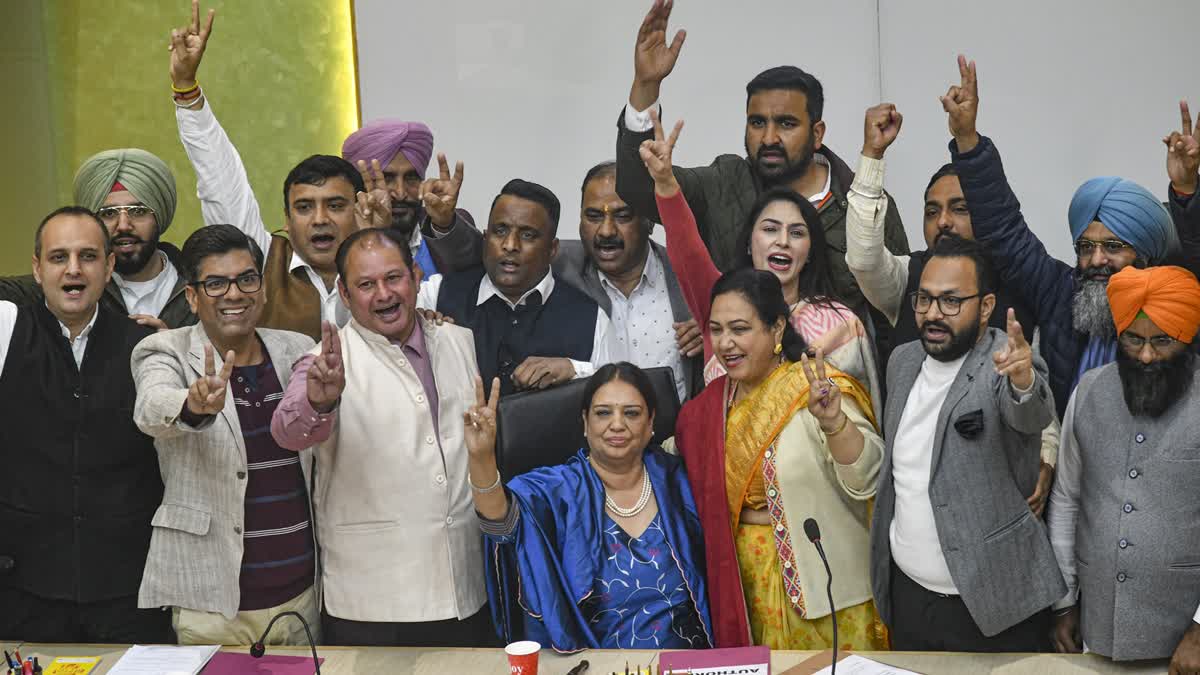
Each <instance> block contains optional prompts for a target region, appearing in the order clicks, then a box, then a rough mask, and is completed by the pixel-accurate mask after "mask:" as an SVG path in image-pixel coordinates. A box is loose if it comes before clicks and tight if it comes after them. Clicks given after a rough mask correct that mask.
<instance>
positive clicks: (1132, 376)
mask: <svg viewBox="0 0 1200 675" xmlns="http://www.w3.org/2000/svg"><path fill="white" fill-rule="evenodd" d="M1106 292H1107V295H1108V299H1109V306H1110V308H1111V309H1112V315H1113V320H1114V324H1115V328H1116V331H1117V343H1118V346H1117V360H1116V362H1115V363H1110V364H1108V365H1105V366H1101V367H1099V368H1095V369H1093V370H1090V371H1088V372H1087V373H1085V374H1084V376H1083V377H1082V378H1080V380H1079V385H1078V386H1077V387H1076V388H1075V391H1074V393H1072V394H1071V399H1070V401H1069V402H1068V403H1067V411H1066V416H1065V417H1064V419H1063V443H1062V451H1061V452H1060V453H1059V467H1060V468H1059V475H1058V480H1057V481H1056V482H1055V484H1054V489H1053V491H1052V492H1051V494H1050V511H1049V516H1048V518H1049V527H1050V541H1051V542H1052V543H1053V544H1054V552H1055V554H1057V556H1058V563H1059V567H1060V568H1061V569H1062V573H1063V576H1064V577H1065V578H1066V581H1067V588H1068V589H1069V592H1068V593H1067V595H1066V596H1065V597H1064V598H1063V599H1062V600H1060V601H1059V602H1058V603H1056V604H1055V610H1056V611H1055V614H1056V616H1055V630H1054V643H1055V648H1056V649H1057V650H1058V651H1060V652H1078V651H1080V649H1081V648H1085V649H1087V650H1088V651H1092V652H1096V653H1098V654H1101V655H1103V656H1107V657H1109V658H1112V659H1115V660H1118V661H1126V660H1134V659H1164V658H1170V659H1171V667H1170V672H1171V673H1196V672H1200V500H1198V499H1197V498H1196V493H1197V490H1200V449H1197V443H1196V439H1197V438H1198V437H1200V418H1198V417H1200V416H1198V415H1197V411H1198V410H1200V379H1198V378H1197V377H1196V370H1197V358H1196V355H1195V350H1194V345H1195V335H1196V331H1197V328H1198V327H1200V283H1197V281H1196V278H1195V277H1194V276H1193V275H1192V274H1191V273H1190V272H1188V271H1186V270H1184V269H1182V268H1180V267H1171V266H1166V267H1149V268H1147V269H1144V270H1140V269H1136V268H1134V267H1126V268H1124V269H1122V270H1120V271H1119V272H1117V273H1116V274H1114V275H1112V277H1110V278H1109V280H1108V286H1107V288H1106ZM1081 637H1082V639H1080V638H1081Z"/></svg>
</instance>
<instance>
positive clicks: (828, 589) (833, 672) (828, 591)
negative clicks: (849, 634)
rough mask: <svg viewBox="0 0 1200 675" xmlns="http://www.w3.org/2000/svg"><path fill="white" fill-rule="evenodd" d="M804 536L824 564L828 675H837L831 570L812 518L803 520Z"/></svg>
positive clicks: (834, 608)
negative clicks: (829, 645)
mask: <svg viewBox="0 0 1200 675" xmlns="http://www.w3.org/2000/svg"><path fill="white" fill-rule="evenodd" d="M804 534H806V535H808V540H809V541H811V542H812V543H813V546H816V547H817V553H818V554H819V555H820V556H821V562H823V563H825V578H826V579H827V580H828V581H826V583H825V595H826V596H827V597H828V598H829V616H830V619H831V623H832V624H833V661H832V662H831V663H830V665H829V675H837V661H838V658H837V657H838V625H837V607H835V606H834V604H833V570H832V569H830V568H829V558H826V557H825V547H823V546H821V529H820V528H819V527H818V526H817V521H815V520H813V519H812V518H809V519H807V520H805V521H804Z"/></svg>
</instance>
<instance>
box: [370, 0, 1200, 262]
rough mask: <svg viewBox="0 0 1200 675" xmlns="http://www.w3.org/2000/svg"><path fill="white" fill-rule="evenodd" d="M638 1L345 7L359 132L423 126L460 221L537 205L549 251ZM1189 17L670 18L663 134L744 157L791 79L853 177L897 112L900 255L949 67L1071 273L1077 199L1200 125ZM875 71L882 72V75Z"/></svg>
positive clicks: (1116, 6) (763, 5)
mask: <svg viewBox="0 0 1200 675" xmlns="http://www.w3.org/2000/svg"><path fill="white" fill-rule="evenodd" d="M648 7H649V2H630V1H627V0H620V1H617V2H604V3H601V2H584V1H582V0H563V1H561V2H549V1H535V0H523V1H512V2H494V1H487V0H455V1H454V2H444V3H417V2H404V3H395V2H389V1H387V0H357V2H356V3H355V10H356V14H357V16H356V20H357V23H356V25H357V31H358V35H357V38H358V50H359V54H358V63H359V88H360V91H361V95H362V107H363V111H362V112H363V119H364V120H371V119H375V118H377V117H400V118H405V119H419V120H422V121H425V122H426V123H428V124H429V125H430V126H431V127H432V128H433V130H434V133H435V138H436V145H437V150H439V151H443V152H445V153H446V154H447V156H448V157H449V159H450V161H451V164H453V162H454V161H455V160H459V159H461V160H463V161H464V162H465V165H466V171H465V173H466V182H465V184H464V188H463V192H464V194H463V196H462V199H461V205H462V206H465V207H466V208H468V209H470V210H471V211H472V212H473V213H474V214H475V217H476V220H477V221H478V222H480V223H481V224H482V223H483V222H485V221H486V218H487V209H488V205H489V204H490V202H491V199H492V197H493V196H494V195H495V194H496V192H498V190H499V188H500V186H501V185H503V183H504V182H505V181H507V180H508V179H509V178H513V177H522V178H527V179H529V180H533V181H537V182H540V183H543V184H545V185H546V186H548V187H550V188H551V189H552V190H554V192H555V193H556V194H557V195H558V196H559V198H560V199H561V200H562V202H563V214H564V215H563V219H562V229H561V231H560V235H561V236H564V237H575V236H577V232H576V228H575V225H576V223H577V222H578V220H577V216H576V213H577V210H578V207H579V181H580V180H581V179H582V177H583V174H584V172H585V171H586V170H587V168H588V167H590V166H591V165H592V164H594V163H596V162H598V161H601V160H603V159H609V158H612V156H613V154H614V147H615V141H616V129H615V124H616V121H617V117H618V113H619V112H620V109H621V106H622V104H623V103H624V102H625V101H626V99H627V97H628V92H629V84H630V81H631V79H632V76H633V41H634V38H635V35H636V32H637V28H638V25H639V23H640V21H641V18H642V16H643V15H644V14H645V11H646V9H647V8H648ZM1190 9H1191V3H1189V2H1187V1H1186V0H1159V1H1156V2H1147V3H1127V2H1120V1H1118V0H1060V1H1059V2H1054V3H1046V2H1034V1H1033V0H1009V1H1008V2H1005V3H987V4H986V5H984V4H980V5H976V4H974V3H965V2H961V1H954V0H913V1H905V2H879V3H878V4H877V2H876V0H842V1H840V2H828V1H827V2H821V3H817V2H812V1H811V0H769V1H768V0H745V1H743V2H736V3H735V2H718V1H716V0H679V3H678V5H677V6H676V8H675V11H674V14H673V16H672V21H671V32H672V34H673V32H674V30H676V29H678V28H685V29H687V31H688V38H687V42H686V44H685V45H684V48H683V54H682V56H681V57H680V60H679V63H678V65H677V66H676V68H675V72H674V73H673V74H672V75H671V76H670V78H668V80H667V81H666V82H665V84H664V87H663V103H664V106H665V115H666V117H667V118H668V120H674V119H677V118H678V117H683V118H684V119H685V120H686V122H687V126H686V127H685V129H684V132H683V135H682V137H681V140H680V146H679V148H678V149H677V151H676V161H677V162H678V163H681V164H684V165H694V164H707V163H708V162H709V161H711V159H712V158H713V157H715V156H716V155H718V154H721V153H725V152H737V153H740V152H742V131H743V125H744V114H745V85H746V82H747V81H748V80H749V79H750V78H751V77H753V76H754V75H755V74H756V73H758V72H759V71H761V70H763V69H765V68H768V67H771V66H775V65H780V64H795V65H799V66H800V67H802V68H805V69H806V70H808V71H810V72H812V73H813V74H815V75H816V76H817V77H818V78H819V79H820V80H821V82H822V84H823V85H824V87H825V96H826V105H825V119H826V124H827V126H828V134H827V136H826V141H827V143H828V144H829V146H830V147H831V148H833V149H834V151H835V152H837V153H838V154H840V155H841V156H842V157H843V159H845V160H846V161H847V162H849V163H850V165H851V167H853V166H854V163H855V160H856V158H857V154H858V149H859V147H860V146H861V143H862V135H861V134H862V113H863V111H864V110H865V109H866V108H867V107H868V106H870V105H873V104H874V103H876V102H878V101H879V100H881V97H882V99H883V100H889V101H892V102H894V103H896V104H897V106H898V107H899V108H900V110H901V112H903V113H904V115H905V124H904V129H903V131H902V132H901V137H900V139H899V140H898V141H897V143H896V145H895V146H894V147H893V148H892V151H891V152H890V153H889V156H888V158H889V174H888V178H887V186H888V189H889V191H890V192H892V193H893V194H894V195H895V196H896V199H897V201H898V203H899V206H900V209H901V214H902V216H903V217H904V220H905V223H906V225H907V227H908V233H909V240H910V242H911V243H912V244H913V246H914V247H915V248H921V247H923V246H924V244H923V240H922V235H921V222H920V218H921V193H922V190H923V189H924V186H925V183H926V182H927V180H928V177H929V175H930V174H931V173H932V172H933V170H934V169H936V168H937V167H938V166H940V165H941V164H942V163H943V162H945V161H947V159H948V156H949V155H948V152H947V151H946V142H947V141H948V139H949V135H948V132H947V130H946V120H945V114H944V113H943V112H942V111H941V107H940V104H939V103H938V102H937V96H938V95H940V94H942V93H944V92H945V90H946V88H947V87H948V86H949V85H950V84H952V83H956V82H957V77H958V75H957V69H956V67H955V64H954V58H955V55H956V54H957V53H959V52H960V51H962V52H965V53H967V54H968V55H969V56H970V57H972V58H974V59H976V60H977V61H978V64H979V77H980V86H981V92H980V94H981V106H982V112H981V115H980V122H979V127H980V130H981V132H982V133H985V134H988V135H990V136H992V137H993V138H995V139H996V141H997V144H998V145H999V146H1000V148H1001V150H1002V152H1003V154H1004V157H1005V163H1006V167H1007V169H1008V172H1009V176H1010V178H1011V179H1012V182H1013V184H1014V188H1015V189H1016V191H1017V194H1018V196H1019V197H1020V198H1021V199H1022V203H1023V205H1024V207H1025V212H1026V215H1027V216H1028V218H1029V220H1030V222H1031V223H1032V224H1033V227H1034V229H1035V231H1037V232H1038V233H1039V235H1041V236H1042V238H1043V240H1044V241H1045V242H1046V244H1047V246H1048V248H1049V249H1050V251H1051V252H1052V253H1053V254H1055V255H1057V256H1059V257H1068V256H1070V241H1069V236H1068V235H1067V234H1066V224H1065V223H1066V208H1067V203H1068V201H1069V200H1070V196H1071V194H1072V192H1073V191H1074V189H1075V188H1076V187H1077V186H1078V185H1079V183H1080V182H1082V181H1083V180H1084V179H1086V178H1088V177H1090V176H1093V175H1099V174H1121V175H1124V176H1126V177H1129V178H1132V179H1134V180H1137V181H1139V182H1142V183H1143V184H1144V185H1146V186H1147V187H1149V188H1150V189H1151V190H1152V191H1153V192H1154V193H1155V194H1158V195H1160V196H1164V195H1165V191H1166V175H1165V170H1164V157H1165V154H1164V152H1165V151H1164V148H1163V146H1162V143H1161V142H1160V139H1161V138H1162V136H1164V135H1165V134H1166V133H1167V132H1169V131H1170V130H1171V129H1173V128H1176V127H1177V125H1178V124H1179V119H1178V118H1179V116H1178V103H1177V102H1178V100H1179V99H1180V98H1185V97H1190V99H1191V100H1192V101H1193V102H1194V103H1195V106H1194V108H1195V109H1196V110H1200V96H1198V94H1200V85H1197V83H1196V78H1195V77H1194V73H1193V72H1192V69H1191V68H1189V67H1188V66H1187V65H1186V64H1187V62H1188V61H1190V60H1191V58H1190V56H1188V55H1189V54H1190V50H1189V47H1190V45H1191V44H1192V43H1193V40H1192V39H1191V32H1192V31H1191V30H1190V29H1189V25H1190V23H1191V22H1192V21H1193V19H1194V16H1193V14H1194V12H1193V11H1190ZM881 71H882V72H881Z"/></svg>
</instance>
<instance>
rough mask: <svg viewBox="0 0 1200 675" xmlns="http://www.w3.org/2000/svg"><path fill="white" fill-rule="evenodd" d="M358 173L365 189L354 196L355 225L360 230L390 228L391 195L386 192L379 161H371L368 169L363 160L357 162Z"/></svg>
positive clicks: (386, 188) (385, 181)
mask: <svg viewBox="0 0 1200 675" xmlns="http://www.w3.org/2000/svg"><path fill="white" fill-rule="evenodd" d="M358 172H359V173H360V174H362V179H363V185H365V186H366V188H367V189H366V191H364V192H359V193H358V194H356V195H354V222H355V224H356V225H358V229H360V230H362V229H366V228H368V227H391V225H392V193H391V191H389V190H388V186H387V180H386V179H384V177H383V169H381V168H380V167H379V160H377V159H373V160H371V166H370V167H368V166H367V163H366V162H364V161H363V160H361V159H360V160H358Z"/></svg>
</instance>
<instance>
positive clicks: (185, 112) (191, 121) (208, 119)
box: [175, 92, 217, 134]
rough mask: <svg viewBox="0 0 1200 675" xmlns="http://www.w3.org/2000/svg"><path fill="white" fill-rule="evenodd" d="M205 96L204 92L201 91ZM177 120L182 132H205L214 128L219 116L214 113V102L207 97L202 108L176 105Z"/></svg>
mask: <svg viewBox="0 0 1200 675" xmlns="http://www.w3.org/2000/svg"><path fill="white" fill-rule="evenodd" d="M201 95H202V96H203V92H201ZM175 121H176V123H177V124H178V125H179V130H180V131H182V132H191V133H195V134H203V133H207V132H209V131H211V130H212V128H213V127H214V126H216V124H217V116H216V115H215V114H213V111H212V103H211V102H210V101H209V100H208V98H207V97H205V99H204V107H202V108H184V107H181V106H175Z"/></svg>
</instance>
